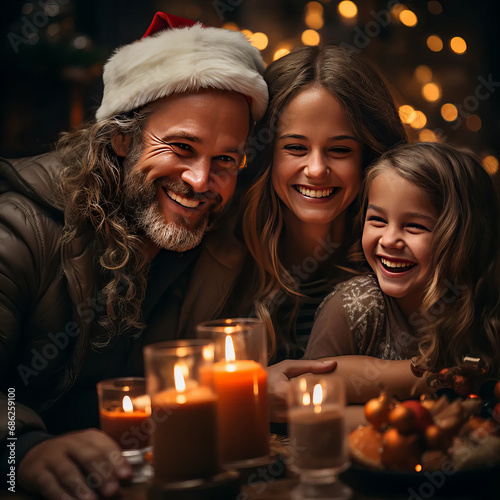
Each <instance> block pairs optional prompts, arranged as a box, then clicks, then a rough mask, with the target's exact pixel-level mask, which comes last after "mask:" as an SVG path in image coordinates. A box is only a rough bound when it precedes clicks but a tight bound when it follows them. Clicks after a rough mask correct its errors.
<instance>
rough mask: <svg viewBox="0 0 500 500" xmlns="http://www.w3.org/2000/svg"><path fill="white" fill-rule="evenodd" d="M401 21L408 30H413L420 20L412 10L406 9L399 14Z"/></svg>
mask: <svg viewBox="0 0 500 500" xmlns="http://www.w3.org/2000/svg"><path fill="white" fill-rule="evenodd" d="M399 20H400V21H401V23H402V24H404V25H405V26H408V28H413V27H414V26H416V25H417V24H418V18H417V16H416V14H415V12H413V11H412V10H409V9H405V10H403V11H401V12H400V13H399Z"/></svg>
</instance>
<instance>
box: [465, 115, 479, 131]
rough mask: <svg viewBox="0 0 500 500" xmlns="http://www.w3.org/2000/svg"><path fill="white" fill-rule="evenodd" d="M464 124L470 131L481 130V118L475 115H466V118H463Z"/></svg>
mask: <svg viewBox="0 0 500 500" xmlns="http://www.w3.org/2000/svg"><path fill="white" fill-rule="evenodd" d="M465 124H466V126H467V128H468V129H469V130H470V131H471V132H478V131H479V130H481V127H482V125H483V123H482V122H481V118H479V116H477V115H470V116H468V117H467V120H465Z"/></svg>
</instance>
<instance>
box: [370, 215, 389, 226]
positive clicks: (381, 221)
mask: <svg viewBox="0 0 500 500" xmlns="http://www.w3.org/2000/svg"><path fill="white" fill-rule="evenodd" d="M366 221H367V222H374V223H376V224H377V223H378V224H387V222H386V220H385V219H384V218H383V217H380V216H378V215H368V216H367V217H366Z"/></svg>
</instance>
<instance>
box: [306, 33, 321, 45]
mask: <svg viewBox="0 0 500 500" xmlns="http://www.w3.org/2000/svg"><path fill="white" fill-rule="evenodd" d="M301 40H302V43H303V44H304V45H318V44H319V42H320V40H321V38H320V36H319V33H318V32H317V31H315V30H305V31H304V32H302V36H301Z"/></svg>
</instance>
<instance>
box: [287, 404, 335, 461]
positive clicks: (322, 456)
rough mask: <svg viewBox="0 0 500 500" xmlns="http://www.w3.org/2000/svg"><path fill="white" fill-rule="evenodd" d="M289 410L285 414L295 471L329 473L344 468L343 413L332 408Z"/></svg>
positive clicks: (325, 406)
mask: <svg viewBox="0 0 500 500" xmlns="http://www.w3.org/2000/svg"><path fill="white" fill-rule="evenodd" d="M311 410H314V409H312V408H293V409H291V410H290V413H289V426H290V429H289V431H290V436H293V448H294V450H297V454H296V456H294V461H293V464H294V466H295V467H296V468H299V469H332V468H339V467H342V466H343V465H344V464H345V428H344V417H343V412H342V410H340V409H339V408H338V407H335V406H333V405H324V406H322V407H321V408H320V409H318V410H319V411H318V410H317V411H311Z"/></svg>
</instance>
